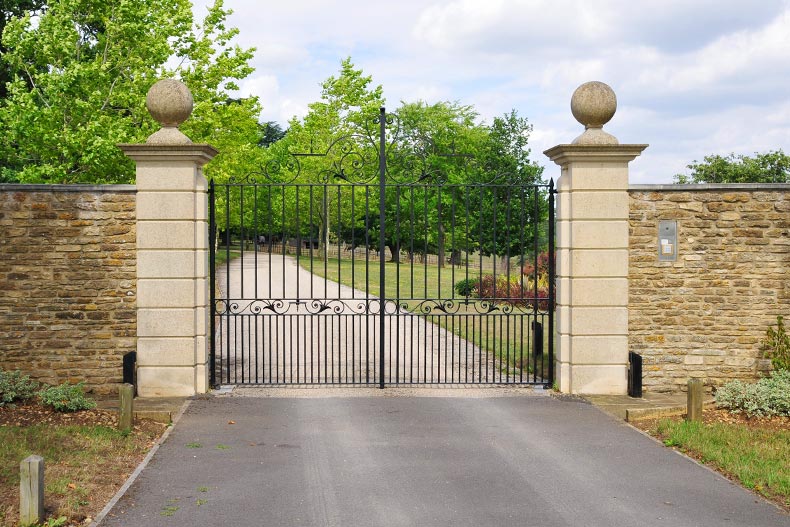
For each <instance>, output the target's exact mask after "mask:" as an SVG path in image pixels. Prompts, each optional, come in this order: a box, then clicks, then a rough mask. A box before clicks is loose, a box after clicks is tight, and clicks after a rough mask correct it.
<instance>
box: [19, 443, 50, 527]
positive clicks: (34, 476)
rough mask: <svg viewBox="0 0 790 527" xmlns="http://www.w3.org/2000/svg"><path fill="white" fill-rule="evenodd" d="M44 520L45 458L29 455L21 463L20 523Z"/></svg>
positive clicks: (30, 523)
mask: <svg viewBox="0 0 790 527" xmlns="http://www.w3.org/2000/svg"><path fill="white" fill-rule="evenodd" d="M43 521H44V458H43V457H41V456H28V457H26V458H25V459H24V460H23V461H22V463H20V465H19V525H37V524H39V523H41V522H43Z"/></svg>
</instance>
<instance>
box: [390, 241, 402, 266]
mask: <svg viewBox="0 0 790 527" xmlns="http://www.w3.org/2000/svg"><path fill="white" fill-rule="evenodd" d="M387 248H388V249H389V250H390V254H391V255H392V256H391V258H390V262H394V263H400V242H391V243H388V244H387Z"/></svg>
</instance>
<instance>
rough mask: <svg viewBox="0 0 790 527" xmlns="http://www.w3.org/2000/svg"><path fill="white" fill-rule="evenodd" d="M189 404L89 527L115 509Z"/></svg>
mask: <svg viewBox="0 0 790 527" xmlns="http://www.w3.org/2000/svg"><path fill="white" fill-rule="evenodd" d="M191 402H192V401H191V400H190V399H187V400H186V401H184V404H182V405H181V408H180V409H179V410H178V412H177V413H176V415H175V417H173V424H172V425H170V426H169V427H167V430H165V432H164V433H163V434H162V437H160V438H159V440H158V441H157V442H156V444H155V445H154V446H153V447H151V450H149V451H148V454H147V455H146V456H145V457H144V458H143V460H142V461H141V462H140V464H139V465H137V468H136V469H134V472H132V475H131V476H129V477H128V478H127V480H126V482H125V483H124V484H123V485H122V486H121V488H120V489H118V492H116V493H115V496H113V497H112V499H111V500H110V501H109V502H108V503H107V505H105V506H104V508H103V509H102V510H101V512H99V514H97V515H96V518H94V519H93V522H91V523H90V524H89V525H91V527H98V526H99V525H100V524H101V522H102V520H104V517H105V516H107V514H108V513H109V512H110V511H111V510H112V508H113V507H115V504H116V503H118V500H120V499H121V498H122V497H123V495H124V494H126V491H128V490H129V487H131V486H132V484H133V483H134V482H135V480H137V477H138V476H139V475H140V473H141V472H142V471H143V469H144V468H145V467H146V466H148V463H149V462H150V461H151V458H153V457H154V454H156V451H157V450H159V447H160V446H161V445H162V443H164V442H165V441H166V440H167V438H168V437H170V432H172V431H173V429H174V428H175V427H176V424H177V423H178V421H179V420H181V416H182V415H184V412H186V410H187V408H188V407H189V404H190V403H191Z"/></svg>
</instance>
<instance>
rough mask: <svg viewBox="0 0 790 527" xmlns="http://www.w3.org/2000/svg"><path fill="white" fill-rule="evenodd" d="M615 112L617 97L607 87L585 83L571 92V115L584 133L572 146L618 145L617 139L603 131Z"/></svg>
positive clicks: (592, 82)
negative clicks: (582, 126)
mask: <svg viewBox="0 0 790 527" xmlns="http://www.w3.org/2000/svg"><path fill="white" fill-rule="evenodd" d="M616 111H617V96H616V95H615V93H614V90H612V88H610V87H609V85H607V84H605V83H603V82H599V81H591V82H585V83H584V84H582V85H581V86H579V87H578V88H576V91H574V92H573V96H572V97H571V113H573V117H575V118H576V120H577V121H579V122H580V123H581V124H583V125H584V129H585V132H584V133H583V134H582V135H580V136H579V137H577V138H576V139H575V140H574V141H573V143H574V144H618V141H617V138H615V137H614V136H613V135H610V134H608V133H606V132H604V131H603V129H602V128H603V125H605V124H606V123H608V122H609V121H610V120H611V119H612V117H613V116H614V113H615V112H616Z"/></svg>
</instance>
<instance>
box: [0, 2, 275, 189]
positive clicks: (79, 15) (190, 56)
mask: <svg viewBox="0 0 790 527" xmlns="http://www.w3.org/2000/svg"><path fill="white" fill-rule="evenodd" d="M13 14H14V15H19V16H13V17H11V18H10V19H9V20H8V22H7V24H6V27H5V30H4V32H3V35H2V43H3V46H4V47H5V48H6V50H7V51H6V52H5V53H4V54H3V57H2V61H3V64H4V67H5V68H7V69H6V71H8V72H10V75H11V76H12V78H11V79H10V81H9V82H7V83H6V84H5V85H4V86H5V87H6V88H7V97H6V98H4V99H2V100H0V133H2V135H3V137H4V141H3V142H2V146H0V178H2V179H4V180H6V181H20V182H27V183H127V182H131V181H132V180H133V177H134V166H133V164H132V162H131V161H130V160H128V159H127V158H126V157H125V156H124V155H123V153H122V152H121V151H120V150H119V149H118V148H117V147H116V145H117V143H125V142H128V143H135V142H143V141H144V140H145V138H146V137H147V136H148V135H150V134H151V133H152V132H153V131H154V130H155V129H156V127H157V125H156V124H155V123H154V122H153V120H152V119H151V118H150V117H149V116H148V113H147V111H146V109H145V94H146V92H147V90H148V88H150V86H151V85H152V84H153V83H154V82H155V81H156V80H158V79H160V78H163V77H178V78H180V79H181V80H183V81H184V83H185V84H186V85H187V86H188V87H189V88H190V90H191V91H192V93H193V96H194V99H195V102H196V105H195V109H194V112H193V114H192V117H191V118H190V120H189V121H187V123H185V124H184V125H183V127H182V129H183V131H184V132H185V133H186V134H187V135H188V136H189V137H190V138H191V139H192V140H193V141H195V142H211V143H212V144H213V145H215V146H216V147H217V148H218V149H219V150H220V152H221V154H220V155H219V156H218V158H217V159H216V160H215V161H214V162H213V163H212V164H211V166H210V167H208V168H207V173H212V172H213V176H214V177H216V178H217V179H220V180H221V179H223V178H227V177H228V175H229V174H230V173H232V172H235V171H237V170H238V169H239V167H240V164H242V163H244V162H246V160H249V159H250V158H253V157H254V156H255V155H256V153H257V150H258V148H257V142H258V140H259V138H260V132H259V129H258V122H257V115H258V113H259V112H260V107H259V103H258V101H257V99H255V98H247V99H233V98H231V97H230V96H229V92H231V91H233V90H236V89H238V86H237V85H236V81H237V80H239V79H243V78H245V77H246V76H247V75H249V74H250V73H251V72H252V68H251V67H250V65H249V61H250V60H251V58H252V56H253V55H252V54H253V51H254V50H252V49H242V48H240V47H239V46H237V45H233V44H232V40H233V38H234V37H235V36H236V34H237V32H238V31H237V30H236V29H234V28H228V27H226V24H225V21H226V18H227V16H228V15H229V14H230V11H229V10H225V9H224V8H223V3H222V0H216V1H215V3H214V5H213V6H211V7H210V8H209V9H208V12H207V14H206V16H205V18H204V19H203V20H202V21H200V22H198V23H195V21H194V20H193V16H192V9H191V3H190V2H189V1H188V0H156V1H154V0H119V1H117V2H107V1H106V0H59V1H58V2H52V3H50V4H49V5H48V6H47V7H46V9H44V10H43V12H41V14H40V15H38V16H37V17H36V20H35V21H34V20H33V16H31V12H30V11H28V10H24V11H23V12H19V13H16V12H15V13H13Z"/></svg>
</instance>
